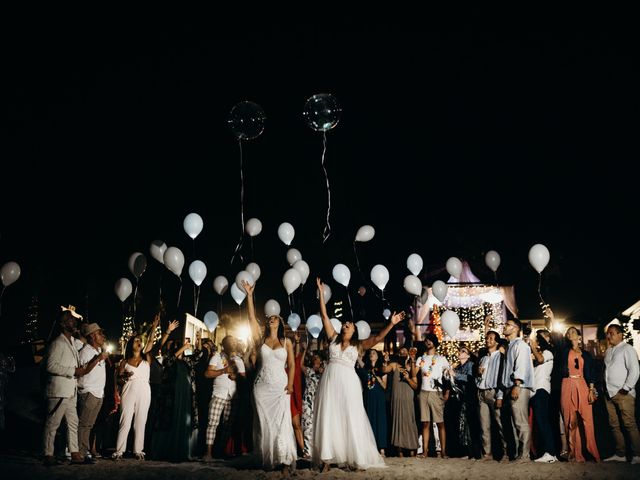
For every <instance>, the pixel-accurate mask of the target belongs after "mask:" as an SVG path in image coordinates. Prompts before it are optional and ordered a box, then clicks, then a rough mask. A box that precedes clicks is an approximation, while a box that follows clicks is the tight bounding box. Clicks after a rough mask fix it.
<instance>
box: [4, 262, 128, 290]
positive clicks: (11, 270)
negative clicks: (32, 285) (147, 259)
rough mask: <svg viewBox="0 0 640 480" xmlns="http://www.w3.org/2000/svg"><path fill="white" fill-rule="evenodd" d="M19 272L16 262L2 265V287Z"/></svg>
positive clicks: (9, 283)
mask: <svg viewBox="0 0 640 480" xmlns="http://www.w3.org/2000/svg"><path fill="white" fill-rule="evenodd" d="M21 272H22V270H20V265H18V264H17V263H16V262H7V263H5V264H4V265H2V268H0V280H2V285H3V286H5V287H8V286H9V285H11V284H12V283H13V282H15V281H16V280H18V278H20V273H21ZM129 283H131V282H129Z"/></svg>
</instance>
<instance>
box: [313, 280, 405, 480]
mask: <svg viewBox="0 0 640 480" xmlns="http://www.w3.org/2000/svg"><path fill="white" fill-rule="evenodd" d="M316 283H317V285H318V292H319V300H320V314H321V316H322V323H323V326H324V330H325V332H326V334H327V338H328V339H329V341H330V344H329V363H328V365H327V368H326V370H325V371H324V373H323V375H322V379H321V380H320V384H319V385H318V391H317V393H316V398H315V404H314V412H313V426H314V427H313V428H314V432H313V450H312V462H313V463H314V464H316V465H322V471H327V470H329V468H330V465H331V464H338V465H345V466H347V467H349V468H356V469H367V468H376V467H377V468H380V467H384V466H385V464H384V460H383V459H382V457H381V456H380V453H379V452H378V448H377V446H376V439H375V436H374V434H373V430H372V429H371V424H370V423H369V418H368V417H367V412H366V411H365V409H364V404H363V399H362V388H361V386H360V380H359V379H358V375H357V374H356V371H355V363H356V360H357V359H358V354H359V353H360V352H363V351H366V350H368V349H370V348H372V347H373V346H374V345H376V344H377V343H378V342H381V341H382V340H383V339H384V337H385V336H386V335H387V333H389V332H390V331H391V329H392V328H393V326H394V325H397V324H398V323H399V322H400V321H402V319H403V318H404V315H405V314H404V312H400V313H395V312H394V314H393V315H392V317H391V321H390V322H389V325H387V326H386V327H385V328H384V329H383V330H382V331H381V332H380V333H378V335H376V336H375V337H371V336H370V337H368V338H367V339H364V340H359V339H358V330H357V328H356V325H355V324H354V323H353V322H349V321H348V322H345V323H344V324H343V325H342V328H341V330H340V331H339V332H337V331H336V330H335V329H334V327H333V324H332V323H331V320H330V319H329V315H328V314H327V308H326V306H325V300H324V284H323V283H322V281H321V280H320V279H319V278H318V279H317V280H316Z"/></svg>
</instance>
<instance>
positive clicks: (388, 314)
mask: <svg viewBox="0 0 640 480" xmlns="http://www.w3.org/2000/svg"><path fill="white" fill-rule="evenodd" d="M382 316H383V317H384V318H386V319H387V320H389V317H390V316H391V310H389V309H388V308H385V309H384V310H383V311H382Z"/></svg>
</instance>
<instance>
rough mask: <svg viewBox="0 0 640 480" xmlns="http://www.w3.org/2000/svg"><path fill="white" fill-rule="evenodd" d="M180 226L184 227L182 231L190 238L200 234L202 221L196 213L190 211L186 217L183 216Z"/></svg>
mask: <svg viewBox="0 0 640 480" xmlns="http://www.w3.org/2000/svg"><path fill="white" fill-rule="evenodd" d="M182 226H183V227H184V231H185V232H186V234H187V235H189V236H190V237H191V238H196V237H197V236H198V235H200V232H201V231H202V227H203V226H204V223H203V222H202V217H201V216H200V215H198V214H197V213H190V214H189V215H187V216H186V217H184V222H182Z"/></svg>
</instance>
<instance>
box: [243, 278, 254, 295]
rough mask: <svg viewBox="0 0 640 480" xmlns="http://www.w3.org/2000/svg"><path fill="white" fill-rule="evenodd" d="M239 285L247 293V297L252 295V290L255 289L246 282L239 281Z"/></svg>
mask: <svg viewBox="0 0 640 480" xmlns="http://www.w3.org/2000/svg"><path fill="white" fill-rule="evenodd" d="M240 284H241V285H242V288H244V289H245V291H246V292H247V295H253V290H254V289H255V288H256V286H255V284H253V285H251V284H250V283H249V282H247V281H246V280H241V281H240Z"/></svg>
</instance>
